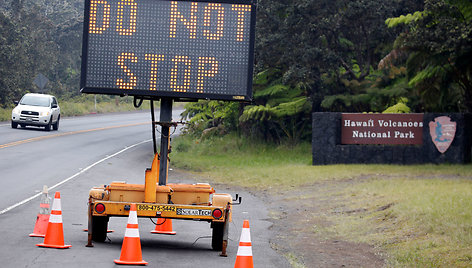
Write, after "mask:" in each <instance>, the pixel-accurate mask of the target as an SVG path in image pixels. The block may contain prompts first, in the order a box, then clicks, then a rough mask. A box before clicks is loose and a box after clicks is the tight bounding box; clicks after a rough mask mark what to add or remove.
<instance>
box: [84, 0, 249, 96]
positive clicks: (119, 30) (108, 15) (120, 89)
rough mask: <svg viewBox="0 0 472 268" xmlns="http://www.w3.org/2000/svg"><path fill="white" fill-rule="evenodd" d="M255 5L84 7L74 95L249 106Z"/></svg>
mask: <svg viewBox="0 0 472 268" xmlns="http://www.w3.org/2000/svg"><path fill="white" fill-rule="evenodd" d="M255 8H256V7H255V2H254V1H248V0H233V1H222V2H204V1H165V0H86V3H85V13H84V35H83V48H82V75H81V85H80V86H81V92H83V93H95V94H119V95H132V96H144V97H146V96H147V97H157V98H159V97H172V98H190V99H221V100H243V101H244V100H245V101H248V100H251V98H252V71H253V54H254V24H255Z"/></svg>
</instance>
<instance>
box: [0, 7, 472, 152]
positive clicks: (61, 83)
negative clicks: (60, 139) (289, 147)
mask: <svg viewBox="0 0 472 268" xmlns="http://www.w3.org/2000/svg"><path fill="white" fill-rule="evenodd" d="M82 14H83V1H82V0H6V1H2V3H0V106H2V107H4V108H7V107H9V106H10V105H11V102H12V100H14V99H18V98H19V97H20V96H21V95H22V94H23V93H25V92H26V91H38V88H37V86H35V85H34V83H33V80H34V78H35V77H36V76H37V75H38V74H39V73H42V74H44V75H45V76H46V77H47V78H49V80H50V82H49V83H48V85H47V86H46V90H47V91H48V92H52V93H53V94H56V95H57V96H58V97H59V98H62V99H69V98H71V97H74V96H76V95H78V94H79V92H78V85H79V76H80V54H81V51H80V50H81V34H82V26H83V24H82V16H83V15H82ZM471 20H472V2H471V1H469V0H424V1H423V0H394V1H375V0H362V1H361V0H359V1H348V0H330V1H328V0H317V1H314V0H260V1H258V14H257V26H256V49H255V51H256V55H255V70H256V71H255V76H254V102H253V103H251V104H250V105H248V104H240V103H226V102H217V101H212V102H209V101H201V102H198V103H193V104H189V105H188V106H187V113H186V114H185V116H188V117H189V118H191V122H192V125H191V129H192V130H196V133H201V132H202V131H203V130H205V129H210V131H206V133H227V132H232V131H238V132H239V133H244V134H245V135H251V136H255V137H260V138H263V139H265V140H269V141H275V142H281V141H287V140H288V141H290V142H295V143H296V142H299V141H300V140H303V139H307V138H308V137H309V131H310V125H311V124H310V114H311V112H316V111H345V112H383V111H388V112H431V111H434V112H444V111H448V112H471V111H472V68H471V66H472V63H471V60H470V59H471V58H472V57H471V56H472V52H471V51H472V21H471Z"/></svg>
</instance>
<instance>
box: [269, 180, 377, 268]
mask: <svg viewBox="0 0 472 268" xmlns="http://www.w3.org/2000/svg"><path fill="white" fill-rule="evenodd" d="M350 183H352V181H344V182H339V181H338V182H336V183H332V182H326V183H320V184H315V185H311V186H306V187H303V188H302V189H301V190H300V191H297V190H294V191H291V192H286V193H284V194H283V195H282V194H281V195H267V194H266V195H264V200H265V201H266V203H267V204H269V206H270V207H271V209H272V211H273V224H274V225H273V227H272V228H273V232H274V233H276V234H277V236H276V237H274V239H273V241H272V243H273V245H274V248H275V249H276V250H277V251H279V252H280V253H281V254H283V255H285V256H289V258H292V260H291V261H292V264H293V266H294V267H297V266H301V267H382V266H384V264H385V261H384V258H383V257H382V252H380V251H379V250H378V249H376V248H374V247H372V246H370V245H367V244H362V243H353V242H349V241H346V240H343V238H342V237H336V238H333V237H334V236H332V235H328V234H326V232H324V231H323V230H325V229H326V228H327V227H329V226H331V223H330V222H329V221H327V220H326V219H325V218H324V217H323V215H325V214H327V213H346V214H350V213H356V212H362V211H361V210H363V209H362V208H360V209H359V211H355V210H343V208H342V207H337V208H336V209H333V206H334V204H335V203H338V200H332V199H336V196H332V199H331V198H329V197H328V198H327V196H330V195H326V191H330V192H331V191H332V192H334V191H333V190H335V189H334V188H340V187H346V184H350ZM334 201H335V202H334ZM270 204H272V205H270ZM273 204H277V205H273Z"/></svg>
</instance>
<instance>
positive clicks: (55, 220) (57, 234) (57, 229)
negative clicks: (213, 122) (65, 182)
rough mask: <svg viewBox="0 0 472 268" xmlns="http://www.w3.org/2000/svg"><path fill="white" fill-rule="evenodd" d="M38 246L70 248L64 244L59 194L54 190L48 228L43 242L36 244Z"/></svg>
mask: <svg viewBox="0 0 472 268" xmlns="http://www.w3.org/2000/svg"><path fill="white" fill-rule="evenodd" d="M36 246H38V247H46V248H70V247H71V245H64V232H63V228H62V209H61V194H60V193H59V192H56V194H55V195H54V201H53V202H52V210H51V215H50V216H49V223H48V229H47V231H46V236H45V237H44V242H43V243H41V244H37V245H36Z"/></svg>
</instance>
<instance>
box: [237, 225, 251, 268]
mask: <svg viewBox="0 0 472 268" xmlns="http://www.w3.org/2000/svg"><path fill="white" fill-rule="evenodd" d="M234 268H254V264H253V262H252V244H251V233H250V231H249V221H248V220H244V223H243V230H242V232H241V238H240V239H239V247H238V253H237V254H236V263H235V264H234Z"/></svg>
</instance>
